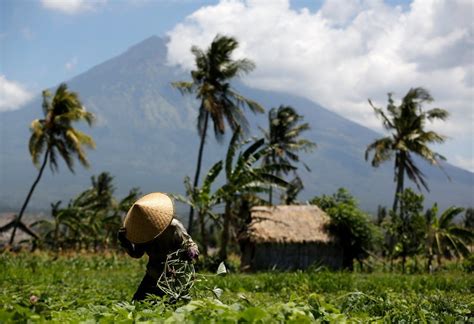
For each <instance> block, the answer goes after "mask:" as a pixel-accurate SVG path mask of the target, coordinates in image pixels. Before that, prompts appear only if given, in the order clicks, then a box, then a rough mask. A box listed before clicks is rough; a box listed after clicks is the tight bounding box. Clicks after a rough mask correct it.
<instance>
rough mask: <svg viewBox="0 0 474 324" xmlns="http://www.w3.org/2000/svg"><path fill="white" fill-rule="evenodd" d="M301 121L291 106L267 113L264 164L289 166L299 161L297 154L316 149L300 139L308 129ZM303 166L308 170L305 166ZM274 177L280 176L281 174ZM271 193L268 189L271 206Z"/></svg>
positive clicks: (301, 117) (301, 118)
mask: <svg viewBox="0 0 474 324" xmlns="http://www.w3.org/2000/svg"><path fill="white" fill-rule="evenodd" d="M302 120H303V116H301V115H298V113H297V112H296V110H295V109H294V108H293V107H291V106H283V105H282V106H280V107H278V109H277V108H272V109H271V110H270V111H269V112H268V131H266V130H263V129H262V131H263V133H264V135H265V141H266V145H267V146H268V147H269V151H268V152H269V153H268V155H267V156H265V158H264V160H263V161H264V164H266V165H271V164H282V163H284V164H290V165H291V164H292V163H297V162H299V161H300V158H299V155H298V152H300V151H304V152H307V151H310V150H312V149H313V148H315V147H316V144H314V143H313V142H311V141H309V140H307V139H303V138H301V137H300V136H301V133H302V132H304V131H307V130H309V129H310V127H309V124H308V123H301V121H302ZM304 166H305V167H306V169H307V170H309V168H308V167H307V166H306V164H304ZM283 173H284V174H287V173H288V172H283ZM276 175H278V176H281V174H276ZM300 181H301V179H300ZM272 193H273V190H272V189H270V192H269V202H270V204H272Z"/></svg>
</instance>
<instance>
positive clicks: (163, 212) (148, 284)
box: [118, 192, 199, 300]
mask: <svg viewBox="0 0 474 324" xmlns="http://www.w3.org/2000/svg"><path fill="white" fill-rule="evenodd" d="M174 213H175V211H174V205H173V201H172V200H171V198H170V197H169V196H167V195H166V194H163V193H158V192H157V193H151V194H148V195H146V196H144V197H142V198H140V199H138V200H137V201H136V202H135V203H134V204H133V206H132V207H131V208H130V210H129V211H128V213H127V216H126V217H125V221H124V227H122V228H121V229H120V230H119V232H118V239H119V241H120V245H121V246H122V247H123V248H124V249H125V250H126V251H127V253H128V255H130V256H131V257H132V258H141V257H142V256H143V254H144V253H145V252H146V254H148V264H147V266H146V274H145V277H143V280H142V282H141V283H140V285H139V286H138V289H137V292H136V293H135V295H134V296H133V300H143V299H145V297H146V295H147V294H153V295H157V296H163V295H164V292H163V291H162V290H161V289H160V288H158V287H157V285H156V283H157V281H158V278H159V277H160V275H161V274H162V273H163V271H164V263H165V261H166V257H167V255H168V254H170V253H172V252H176V251H177V250H180V249H183V250H184V251H185V252H184V253H183V255H181V257H182V258H183V259H187V260H190V261H191V260H194V259H196V258H197V257H198V255H199V250H198V248H197V245H196V243H194V242H193V240H192V238H191V236H189V234H188V233H187V232H186V230H185V229H184V226H183V224H182V223H181V222H180V221H178V220H177V219H175V218H173V217H174Z"/></svg>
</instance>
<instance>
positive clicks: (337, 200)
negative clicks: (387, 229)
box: [311, 188, 380, 270]
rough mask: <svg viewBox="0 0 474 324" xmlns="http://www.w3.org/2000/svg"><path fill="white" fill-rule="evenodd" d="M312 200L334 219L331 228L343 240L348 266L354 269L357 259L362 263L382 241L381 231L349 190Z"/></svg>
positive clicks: (342, 244)
mask: <svg viewBox="0 0 474 324" xmlns="http://www.w3.org/2000/svg"><path fill="white" fill-rule="evenodd" d="M311 203H312V204H315V205H318V206H319V207H320V208H321V209H322V210H324V211H325V212H326V213H327V214H328V215H329V217H330V218H331V223H330V224H329V228H328V230H329V231H330V232H332V233H333V235H334V236H335V237H336V238H338V239H339V242H340V244H341V246H342V248H343V267H344V268H346V269H349V270H352V269H353V261H354V260H357V261H359V262H360V263H361V262H362V260H363V259H365V258H366V257H368V256H369V253H370V251H373V250H374V247H375V245H376V243H377V242H378V241H379V240H380V231H379V229H378V228H377V227H376V226H375V225H374V224H373V223H372V222H371V220H370V217H369V215H367V214H366V213H364V212H363V211H362V210H360V209H359V207H358V205H357V202H356V200H355V199H354V197H352V196H351V195H350V193H349V192H348V191H347V190H346V189H343V188H341V189H339V190H338V192H337V193H335V194H334V195H332V196H326V195H323V196H321V197H315V198H313V199H312V200H311Z"/></svg>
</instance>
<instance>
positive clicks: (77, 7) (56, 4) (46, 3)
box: [41, 0, 107, 15]
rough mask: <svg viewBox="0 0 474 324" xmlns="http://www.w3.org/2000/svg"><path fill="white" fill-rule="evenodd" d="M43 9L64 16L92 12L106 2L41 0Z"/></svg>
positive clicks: (103, 0)
mask: <svg viewBox="0 0 474 324" xmlns="http://www.w3.org/2000/svg"><path fill="white" fill-rule="evenodd" d="M41 3H42V5H43V7H44V8H46V9H51V10H55V11H59V12H62V13H65V14H70V15H73V14H77V13H82V12H86V11H93V10H96V9H98V8H100V7H102V6H104V5H105V4H106V3H107V0H41Z"/></svg>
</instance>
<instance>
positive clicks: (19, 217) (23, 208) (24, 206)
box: [10, 148, 50, 245]
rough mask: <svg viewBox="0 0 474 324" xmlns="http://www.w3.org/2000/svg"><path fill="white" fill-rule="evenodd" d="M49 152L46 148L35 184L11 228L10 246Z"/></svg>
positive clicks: (41, 173)
mask: <svg viewBox="0 0 474 324" xmlns="http://www.w3.org/2000/svg"><path fill="white" fill-rule="evenodd" d="M49 152H50V148H48V149H47V150H46V152H45V154H44V159H43V164H42V165H41V168H40V170H39V173H38V176H37V177H36V180H35V182H33V185H32V186H31V188H30V191H29V192H28V196H26V200H25V202H24V203H23V206H22V207H21V210H20V213H19V214H18V217H17V218H16V220H15V226H14V227H13V232H12V236H11V237H10V245H12V244H13V241H14V240H15V234H16V229H17V228H18V226H20V223H21V218H22V217H23V213H24V212H25V209H26V207H27V206H28V203H29V202H30V198H31V196H32V195H33V191H35V188H36V185H37V184H38V182H39V181H40V179H41V176H42V175H43V171H44V168H45V167H46V164H47V163H48V156H49ZM29 234H30V233H29Z"/></svg>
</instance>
